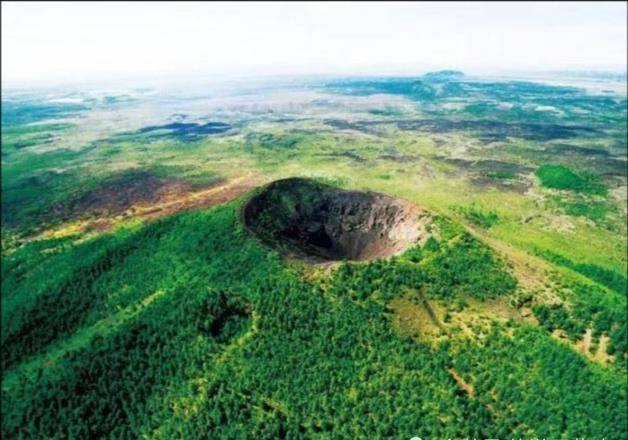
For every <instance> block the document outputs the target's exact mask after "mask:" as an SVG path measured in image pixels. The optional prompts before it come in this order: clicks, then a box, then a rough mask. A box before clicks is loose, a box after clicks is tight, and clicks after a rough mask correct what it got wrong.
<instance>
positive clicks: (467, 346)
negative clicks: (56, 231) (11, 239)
mask: <svg viewBox="0 0 628 440" xmlns="http://www.w3.org/2000/svg"><path fill="white" fill-rule="evenodd" d="M241 203H242V202H241V201H236V202H233V203H230V204H227V205H223V206H220V207H217V208H214V209H210V210H204V211H194V212H189V213H184V214H177V215H175V216H172V217H168V218H166V219H163V220H160V221H157V222H155V223H152V224H148V225H145V226H137V227H135V228H128V229H124V230H118V231H117V232H115V233H111V234H105V235H101V236H100V237H98V238H95V239H91V240H88V241H84V242H82V243H75V244H72V243H71V242H69V241H63V240H57V241H53V240H50V241H48V242H41V241H40V242H34V243H32V244H29V245H25V246H22V247H21V248H19V249H17V250H16V251H14V252H13V253H10V254H8V255H7V256H6V257H5V258H4V259H3V263H2V265H3V275H4V276H3V289H2V292H3V297H2V306H3V307H2V309H3V310H2V313H3V315H2V317H3V319H2V359H3V367H4V373H3V382H2V387H3V394H2V414H3V417H2V434H3V437H4V438H93V437H96V436H102V437H110V438H137V437H138V436H142V435H146V436H147V437H150V438H153V437H154V438H167V439H169V438H229V439H231V438H260V439H261V438H268V439H275V438H330V439H332V438H333V439H336V438H347V439H353V438H410V437H412V436H420V437H422V438H432V437H434V436H437V437H442V438H447V437H479V438H485V437H491V438H500V437H507V438H511V437H513V438H518V437H522V438H523V437H525V438H531V437H546V438H572V437H575V436H579V437H587V438H600V437H605V438H607V439H623V438H626V436H627V435H628V433H627V431H626V412H625V409H626V408H625V405H626V392H627V391H626V383H625V367H624V366H623V362H622V361H619V362H616V363H615V364H613V365H610V366H608V367H602V366H600V365H598V364H594V363H592V362H591V361H589V360H586V359H585V358H584V357H582V356H581V355H579V354H577V353H575V352H574V351H573V349H572V348H571V347H570V346H568V345H567V344H565V343H562V342H559V341H557V340H555V339H554V338H551V337H550V336H549V333H548V332H547V331H546V330H545V329H544V328H543V327H536V326H532V325H530V324H525V323H522V322H519V321H515V320H507V321H503V322H502V321H500V322H497V321H495V322H492V324H491V325H490V326H489V327H488V328H486V327H482V326H480V325H478V329H477V331H476V332H475V333H473V334H468V333H465V332H463V331H459V329H457V328H456V327H455V326H454V325H453V324H445V325H443V328H442V330H441V333H440V335H439V336H438V337H434V338H431V339H430V338H421V337H416V335H413V334H412V333H411V332H403V331H399V328H397V327H396V326H395V325H393V321H394V319H395V318H394V316H393V315H394V313H395V312H394V308H393V307H391V302H393V301H395V300H398V299H400V298H410V301H415V302H417V303H418V302H419V299H418V298H422V300H429V301H432V302H433V303H434V304H436V303H439V304H449V303H456V302H457V301H458V303H460V302H462V303H463V302H464V301H462V300H463V298H472V299H474V300H478V301H484V300H490V299H495V298H500V297H505V296H509V295H512V294H514V292H515V290H516V282H515V279H514V278H513V277H512V275H510V274H509V270H508V268H507V266H506V265H505V264H504V262H503V261H502V260H500V259H499V258H498V257H496V256H495V255H494V254H493V252H492V251H490V250H489V249H488V248H487V247H485V246H484V245H483V244H482V243H480V242H479V241H477V239H475V238H473V237H471V236H470V235H469V234H468V233H466V232H465V230H464V229H462V228H460V227H459V226H457V225H455V224H453V223H452V222H450V221H447V220H445V219H437V221H436V223H437V225H438V229H439V234H438V236H437V238H432V239H430V240H428V242H427V243H426V244H425V245H424V246H423V247H422V248H415V249H411V250H410V251H408V252H407V253H406V254H405V255H402V256H400V257H395V258H393V259H391V260H387V261H374V262H370V263H361V264H357V263H343V264H341V265H340V267H337V268H334V269H332V270H331V271H327V272H326V271H324V270H320V271H316V270H315V271H314V272H312V269H311V268H308V267H306V266H302V265H301V264H299V263H295V262H286V261H283V260H282V259H281V258H280V256H279V255H278V254H277V253H276V252H274V251H270V250H268V249H266V248H264V247H262V246H261V245H260V244H259V243H258V242H257V241H255V240H254V239H252V238H251V237H249V236H248V235H247V234H246V233H245V232H244V230H243V227H242V225H241V223H240V219H239V211H238V210H239V207H240V204H241ZM411 292H414V293H411ZM417 292H418V293H417ZM417 295H418V296H417ZM620 304H624V305H625V302H624V303H621V301H620ZM462 307H464V306H462ZM618 319H621V317H619V318H618ZM624 325H625V323H624ZM461 383H462V384H464V385H465V386H462V385H461Z"/></svg>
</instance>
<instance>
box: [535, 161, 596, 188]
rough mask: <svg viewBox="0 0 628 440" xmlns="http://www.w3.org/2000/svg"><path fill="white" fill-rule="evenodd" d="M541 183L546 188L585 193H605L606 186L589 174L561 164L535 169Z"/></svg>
mask: <svg viewBox="0 0 628 440" xmlns="http://www.w3.org/2000/svg"><path fill="white" fill-rule="evenodd" d="M536 175H537V176H538V177H539V179H541V184H542V185H543V186H545V187H547V188H553V189H565V190H570V191H577V192H583V193H587V194H599V195H605V194H606V188H604V186H602V185H601V184H600V183H599V182H598V180H597V178H596V177H595V176H593V175H591V174H576V173H575V172H573V171H572V170H571V169H569V168H568V167H566V166H563V165H542V166H540V167H539V168H538V169H537V170H536Z"/></svg>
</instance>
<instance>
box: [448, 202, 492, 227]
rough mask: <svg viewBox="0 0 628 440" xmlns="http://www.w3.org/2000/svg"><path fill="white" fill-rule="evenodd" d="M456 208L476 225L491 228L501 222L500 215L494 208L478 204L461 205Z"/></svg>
mask: <svg viewBox="0 0 628 440" xmlns="http://www.w3.org/2000/svg"><path fill="white" fill-rule="evenodd" d="M456 210H457V211H458V212H459V213H460V214H462V215H463V217H464V218H465V219H467V220H468V221H470V222H471V223H472V224H474V225H475V226H479V227H481V228H485V229H487V228H490V227H491V226H494V225H496V224H497V223H499V215H498V214H497V212H495V211H494V210H484V209H482V208H480V207H479V206H477V205H473V204H472V205H470V206H467V207H465V206H459V207H457V208H456Z"/></svg>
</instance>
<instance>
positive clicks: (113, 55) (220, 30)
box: [2, 2, 628, 85]
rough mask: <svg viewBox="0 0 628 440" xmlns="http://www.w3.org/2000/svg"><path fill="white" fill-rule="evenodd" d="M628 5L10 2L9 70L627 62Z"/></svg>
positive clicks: (266, 71)
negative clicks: (627, 27) (627, 22)
mask: <svg viewBox="0 0 628 440" xmlns="http://www.w3.org/2000/svg"><path fill="white" fill-rule="evenodd" d="M626 5H627V3H626V2H607V3H604V2H591V3H588V2H582V3H492V2H491V3H481V2H478V3H471V4H469V3H465V4H462V3H418V2H417V3H391V2H387V3H372V2H365V3H357V2H347V3H276V2H273V3H258V2H254V3H174V2H173V3H163V2H158V3H157V2H156V3H148V2H147V3H144V2H142V3H140V2H138V3H132V2H129V3H74V2H71V3H70V2H68V3H64V2H58V3H37V2H31V3H19V2H16V3H11V2H3V3H2V80H3V83H4V84H5V85H6V84H7V83H12V82H20V83H28V82H46V81H59V80H63V81H66V82H80V81H89V80H98V79H107V78H110V79H114V78H116V79H117V78H126V77H128V78H135V79H137V78H142V77H148V76H153V75H171V74H176V75H181V74H203V75H210V76H211V75H215V76H229V75H237V76H243V77H246V76H251V77H252V76H256V75H272V74H365V73H366V74H391V73H419V72H424V71H426V70H430V69H440V68H455V69H462V70H467V71H472V72H476V73H482V72H493V73H494V72H498V71H503V70H559V69H613V70H625V69H626V53H627V50H628V49H627V47H626V46H627V44H626V41H627V38H628V37H627V33H626V14H627V8H626Z"/></svg>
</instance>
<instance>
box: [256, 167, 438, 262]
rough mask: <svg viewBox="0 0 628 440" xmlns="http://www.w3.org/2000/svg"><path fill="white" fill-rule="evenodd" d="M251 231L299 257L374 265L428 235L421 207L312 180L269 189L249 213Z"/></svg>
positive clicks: (281, 183) (286, 181) (297, 180)
mask: <svg viewBox="0 0 628 440" xmlns="http://www.w3.org/2000/svg"><path fill="white" fill-rule="evenodd" d="M243 217H244V223H245V225H246V227H247V229H248V230H249V231H250V232H251V233H253V234H254V235H256V236H257V237H259V238H260V239H261V240H262V241H263V242H264V243H265V244H267V245H269V246H272V247H275V248H277V249H278V250H280V251H283V252H284V253H289V254H292V255H293V256H297V257H314V258H316V259H323V260H343V259H346V260H368V259H372V258H378V257H386V256H389V255H392V254H396V253H399V252H401V251H403V250H404V249H406V248H408V247H410V246H413V245H414V244H416V243H417V242H418V241H419V240H420V239H421V238H422V237H423V236H425V224H426V220H427V215H426V214H425V213H424V212H423V211H422V210H421V209H420V208H419V207H418V206H416V205H414V204H411V203H409V202H406V201H403V200H398V199H394V198H392V197H390V196H387V195H385V194H380V193H375V192H371V191H348V190H344V189H340V188H337V187H335V186H331V185H327V184H324V183H320V182H318V181H315V180H312V179H305V178H289V179H283V180H277V181H275V182H272V183H270V184H268V185H266V186H265V187H263V188H262V189H261V190H260V191H259V192H258V193H257V194H256V195H255V196H253V197H252V198H251V199H250V200H249V201H248V203H246V205H245V206H244V208H243Z"/></svg>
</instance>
